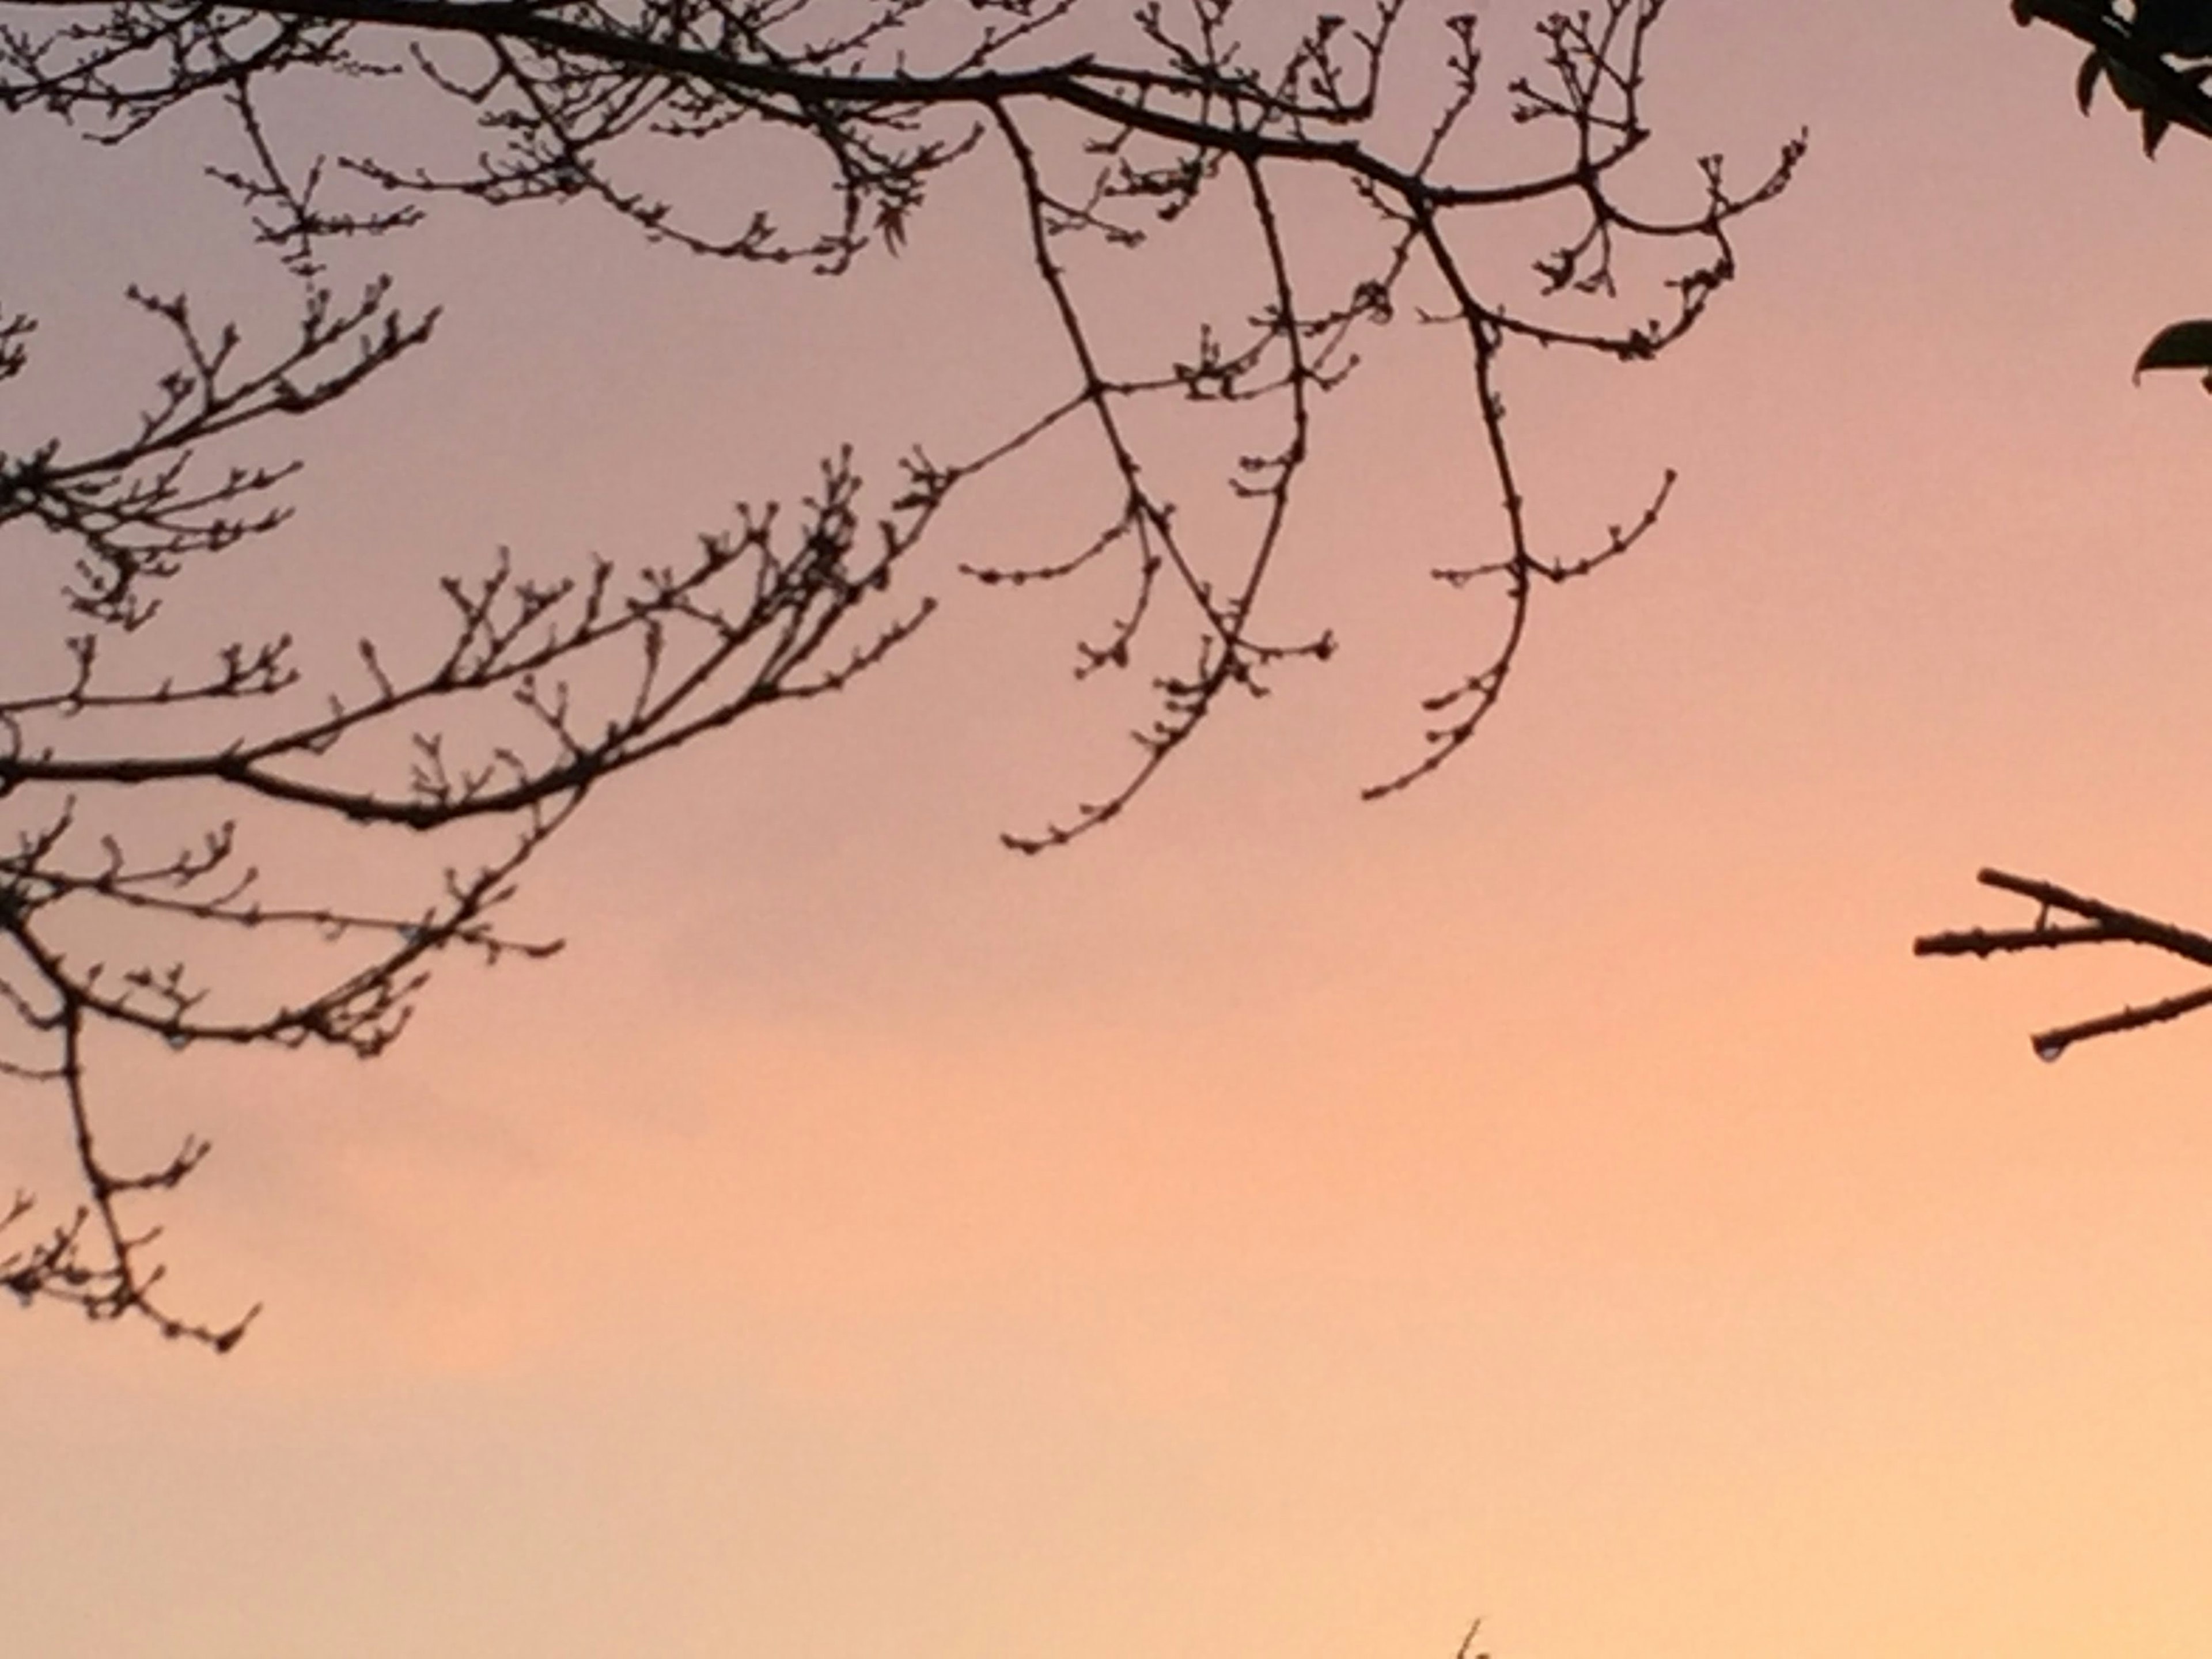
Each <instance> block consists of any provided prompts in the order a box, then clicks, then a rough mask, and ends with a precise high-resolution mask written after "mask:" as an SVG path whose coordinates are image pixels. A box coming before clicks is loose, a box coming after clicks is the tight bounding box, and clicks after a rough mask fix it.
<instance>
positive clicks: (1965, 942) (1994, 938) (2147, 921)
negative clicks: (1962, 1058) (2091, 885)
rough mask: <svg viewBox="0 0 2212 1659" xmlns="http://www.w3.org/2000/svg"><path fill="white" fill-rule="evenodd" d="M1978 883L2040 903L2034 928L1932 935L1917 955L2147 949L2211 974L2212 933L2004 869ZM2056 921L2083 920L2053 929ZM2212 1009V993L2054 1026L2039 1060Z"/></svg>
mask: <svg viewBox="0 0 2212 1659" xmlns="http://www.w3.org/2000/svg"><path fill="white" fill-rule="evenodd" d="M1976 879H1977V880H1978V881H1979V882H1980V883H1981V884H1982V885H1983V886H1984V887H1993V888H1995V889H1996V890H1998V891H1999V892H2002V893H2012V894H2016V895H2017V896H2020V897H2021V898H2025V899H2028V900H2031V901H2033V902H2034V903H2035V904H2036V905H2037V907H2038V908H2037V911H2036V915H2035V921H2034V922H2033V924H2032V925H2030V926H2028V927H2014V928H1996V929H1991V928H1983V927H1973V928H1965V929H1960V930H1955V931H1952V932H1948V933H1929V934H1928V935H1926V936H1925V937H1923V938H1921V939H1915V940H1914V941H1913V942H1912V953H1913V954H1914V955H1915V956H1921V957H1992V956H2008V955H2015V954H2017V953H2019V952H2021V951H2055V950H2063V949H2067V948H2069V947H2071V946H2074V945H2144V946H2147V947H2148V948H2149V949H2151V950H2154V951H2161V952H2163V953H2164V954H2166V955H2167V956H2171V957H2180V958H2181V959H2182V960H2183V961H2185V962H2193V963H2197V965H2198V966H2200V967H2205V968H2212V937H2208V936H2207V935H2205V934H2203V933H2195V932H2192V931H2191V930H2190V929H2189V928H2186V927H2176V926H2174V925H2173V924H2172V922H2168V921H2159V920H2158V919H2157V918H2156V917H2154V916H2147V915H2142V914H2141V913H2139V912H2137V911H2134V910H2124V909H2122V908H2120V907H2119V906H2118V905H2113V904H2107V903H2106V902H2104V901H2103V900H2102V899H2096V898H2090V897H2088V896H2085V895H2083V894H2080V893H2075V892H2073V891H2070V890H2068V889H2066V888H2063V887H2061V886H2059V885H2058V884H2057V883H2056V882H2049V881H2038V880H2035V879H2033V878H2030V877H2027V876H2015V875H2011V874H2008V873H2007V872H2004V871H2002V870H1984V871H1983V872H1981V873H1980V874H1979V875H1978V877H1977V878H1976ZM2054 915H2058V916H2069V917H2075V918H2078V919H2079V920H2077V921H2061V922H2054V921H2052V920H2051V918H2052V917H2053V916H2054ZM2208 1006H2212V986H2208V987H2204V988H2203V989H2202V990H2197V991H2190V992H2185V993H2184V994H2181V995H2179V996H2172V997H2167V998H2166V999H2164V1000H2160V1001H2158V1002H2154V1003H2150V1004H2148V1005H2146V1006H2142V1007H2129V1008H2123V1009H2121V1010H2120V1011H2119V1012H2117V1013H2112V1014H2106V1015H2101V1016H2100V1017H2099V1018H2095V1019H2087V1020H2081V1021H2079V1022H2077V1023H2076V1024H2071V1025H2059V1026H2054V1027H2052V1028H2051V1030H2046V1031H2039V1032H2038V1033H2036V1035H2035V1036H2033V1037H2032V1038H2030V1039H2029V1041H2030V1042H2031V1043H2032V1044H2033V1047H2034V1049H2035V1053H2036V1054H2037V1056H2038V1058H2039V1059H2042V1060H2057V1058H2058V1057H2059V1056H2060V1055H2061V1054H2064V1053H2065V1052H2066V1050H2067V1049H2068V1048H2071V1047H2072V1046H2073V1045H2074V1044H2075V1043H2077V1042H2082V1041H2084V1040H2086V1039H2087V1038H2089V1037H2096V1036H2110V1035H2112V1033H2114V1032H2118V1031H2132V1030H2136V1029H2138V1028H2139V1027H2142V1026H2145V1025H2156V1024H2160V1023H2161V1022H2163V1021H2166V1020H2169V1019H2178V1018H2180V1017H2181V1016H2182V1015H2184V1014H2186V1013H2190V1012H2194V1011H2195V1010H2197V1009H2198V1008H2203V1007H2208Z"/></svg>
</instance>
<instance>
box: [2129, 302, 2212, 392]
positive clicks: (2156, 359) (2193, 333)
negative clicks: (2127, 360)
mask: <svg viewBox="0 0 2212 1659" xmlns="http://www.w3.org/2000/svg"><path fill="white" fill-rule="evenodd" d="M2153 368H2202V369H2208V370H2212V319H2205V318H2203V317H2197V318H2192V319H2190V320H2189V321H2187V322H2185V323H2169V324H2167V325H2166V326H2165V327H2164V328H2162V329H2160V330H2159V331H2158V332H2157V334H2156V335H2154V337H2152V339H2151V343H2149V344H2148V345H2147V346H2145V347H2144V348H2143V349H2142V356H2140V357H2138V358H2136V380H2142V377H2143V374H2144V371H2145V370H2147V369H2153Z"/></svg>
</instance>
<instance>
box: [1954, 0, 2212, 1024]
mask: <svg viewBox="0 0 2212 1659" xmlns="http://www.w3.org/2000/svg"><path fill="white" fill-rule="evenodd" d="M2013 15H2014V17H2015V18H2016V19H2018V20H2019V21H2020V22H2021V24H2022V25H2023V26H2025V25H2027V24H2030V23H2036V22H2042V23H2048V24H2050V25H2051V26H2053V27H2057V28H2061V29H2063V30H2065V31H2066V32H2067V33H2069V34H2071V35H2073V36H2074V37H2075V39H2077V40H2081V41H2084V42H2086V43H2087V45H2088V47H2089V55H2088V57H2087V58H2086V59H2084V60H2083V62H2082V64H2081V71H2080V73H2079V75H2078V76H2076V78H2075V94H2076V97H2077V99H2078V100H2079V102H2080V104H2081V109H2082V112H2083V113H2084V114H2087V112H2089V111H2090V109H2091V108H2092V106H2093V104H2092V100H2093V96H2094V94H2095V92H2096V88H2097V87H2098V85H2099V83H2100V82H2109V83H2110V84H2111V86H2112V90H2113V92H2114V93H2115V94H2117V95H2118V99H2119V100H2120V102H2121V103H2122V104H2123V105H2124V106H2126V107H2127V108H2128V109H2130V110H2131V111H2133V112H2136V114H2137V115H2138V116H2140V117H2141V118H2142V135H2143V154H2144V155H2146V156H2155V155H2157V152H2158V147H2159V144H2160V142H2161V141H2162V140H2163V139H2164V138H2165V137H2166V133H2167V132H2169V131H2172V129H2173V128H2175V127H2179V128H2181V129H2183V130H2184V131H2190V132H2194V133H2197V134H2198V135H2199V136H2201V137H2212V97H2208V96H2207V95H2206V94H2205V92H2204V82H2205V80H2206V78H2207V76H2212V3H2207V0H2136V3H2135V4H2134V5H2132V6H2131V7H2129V8H2127V9H2120V8H2118V7H2115V6H2113V5H2112V4H2111V3H2109V0H2013ZM2170 368H2198V369H2205V370H2207V371H2212V323H2206V322H2202V321H2194V320H2192V321H2185V322H2179V323H2173V324H2169V325H2167V326H2166V327H2165V328H2163V329H2161V330H2160V331H2159V332H2158V333H2157V334H2156V335H2155V336H2154V337H2153V338H2152V339H2151V341H2150V343H2148V345H2147V346H2145V347H2144V348H2143V350H2142V354H2141V356H2138V357H2137V358H2136V378H2137V379H2138V380H2140V379H2141V378H2142V375H2143V374H2144V373H2145V372H2146V371H2148V370H2154V369H2170ZM2206 386H2207V387H2208V389H2212V374H2208V378H2207V380H2206ZM1978 879H1979V881H1980V882H1981V884H1982V885H1983V886H1984V887H1989V888H1993V889H1995V890H1997V891H1999V892H2003V893H2011V894H2014V895H2015V896H2018V897H2021V898H2024V899H2027V900H2029V901H2031V902H2033V903H2034V905H2035V906H2036V912H2035V920H2034V921H2033V922H2032V923H2031V924H2030V925H2029V926H2027V927H2007V928H1983V927H1972V928H1959V929H1952V930H1948V931H1946V932H1942V933H1929V934H1926V935H1924V936H1923V937H1922V938H1920V939H1916V940H1914V941H1913V945H1912V949H1913V954H1914V955H1916V956H1924V957H1992V956H2008V955H2016V954H2018V953H2020V952H2022V951H2054V950H2064V949H2069V948H2072V947H2074V946H2076V945H2111V944H2122V945H2142V946H2145V947H2147V948H2148V949H2150V950H2153V951H2160V952H2162V953H2164V954H2166V955H2167V956H2172V957H2179V958H2180V959H2181V960H2183V961H2185V962H2191V963H2196V964H2197V965H2198V966H2199V967H2212V939H2207V938H2206V937H2205V936H2204V935H2203V934H2201V933H2196V932H2194V931H2192V930H2191V929H2189V928H2186V927H2177V926H2176V925H2174V924H2173V923H2172V922H2168V921H2160V920H2158V919H2157V918H2156V917H2154V916H2148V915H2142V914H2140V913H2138V912H2136V911H2133V910H2129V909H2125V908H2122V907H2120V906H2118V905H2116V904H2109V903H2106V902H2105V901H2104V900H2102V899H2099V898H2094V897H2092V896H2088V895H2086V894H2081V893H2076V892H2074V891H2072V890H2069V889H2068V888H2065V887H2062V886H2060V885H2058V884H2057V883H2056V882H2050V881H2043V880H2039V879H2036V878H2031V877H2027V876H2020V875H2014V874H2011V873H2008V872H2005V871H2002V870H1984V871H1983V872H1981V874H1980V876H1979V878H1978ZM2203 1007H2212V987H2204V988H2202V989H2199V990H2195V991H2187V992H2183V993H2180V994H2177V995H2174V996H2171V997H2164V998H2161V999H2160V1000H2158V1001H2156V1002H2154V1003H2148V1004H2145V1005H2143V1006H2139V1007H2136V1006H2130V1007H2125V1008H2122V1009H2119V1010H2118V1011H2117V1012H2113V1013H2110V1014H2104V1015H2100V1016H2098V1017H2097V1018H2092V1019H2084V1020H2078V1021H2075V1022H2074V1023H2072V1024H2065V1025H2056V1026H2052V1027H2051V1028H2050V1029H2048V1030H2042V1031H2038V1032H2037V1033H2035V1034H2034V1035H2033V1036H2032V1037H2030V1038H2029V1040H2028V1041H2029V1043H2030V1045H2031V1046H2032V1047H2033V1049H2034V1051H2035V1054H2036V1057H2037V1058H2038V1059H2039V1060H2057V1059H2058V1058H2059V1057H2060V1056H2061V1055H2063V1054H2065V1053H2066V1051H2067V1050H2068V1049H2069V1048H2072V1047H2073V1046H2074V1045H2075V1043H2077V1042H2084V1041H2086V1040H2087V1039H2088V1038H2090V1037H2096V1036H2111V1035H2112V1034H2114V1033H2116V1032H2120V1031H2133V1030H2140V1029H2142V1027H2144V1026H2146V1025H2157V1024H2164V1023H2165V1022H2166V1021H2167V1020H2171V1019H2178V1018H2180V1017H2181V1016H2182V1015H2184V1014H2187V1013H2192V1012H2195V1011H2196V1010H2197V1009H2199V1008H2203Z"/></svg>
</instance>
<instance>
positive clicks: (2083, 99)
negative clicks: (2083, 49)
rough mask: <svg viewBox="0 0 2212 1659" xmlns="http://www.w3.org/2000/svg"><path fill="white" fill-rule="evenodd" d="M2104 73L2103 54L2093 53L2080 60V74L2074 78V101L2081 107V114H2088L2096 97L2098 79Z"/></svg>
mask: <svg viewBox="0 0 2212 1659" xmlns="http://www.w3.org/2000/svg"><path fill="white" fill-rule="evenodd" d="M2104 72H2105V54H2104V53H2102V52H2091V53H2090V54H2089V55H2088V56H2087V58H2083V59H2082V60H2081V73H2080V74H2079V75H2077V76H2075V77H2074V101H2075V103H2077V104H2079V105H2081V113H2082V114H2084V115H2087V113H2088V112H2089V105H2090V103H2091V102H2092V101H2093V100H2094V99H2095V97H2096V95H2097V80H2098V77H2099V76H2101V75H2103V74H2104Z"/></svg>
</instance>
